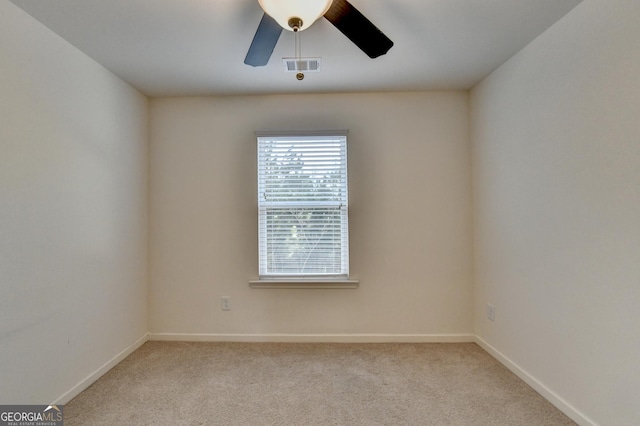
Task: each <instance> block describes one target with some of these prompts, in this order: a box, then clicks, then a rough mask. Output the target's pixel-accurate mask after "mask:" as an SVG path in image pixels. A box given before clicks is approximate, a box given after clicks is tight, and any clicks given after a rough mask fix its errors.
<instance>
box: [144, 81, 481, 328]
mask: <svg viewBox="0 0 640 426" xmlns="http://www.w3.org/2000/svg"><path fill="white" fill-rule="evenodd" d="M327 129H348V130H349V140H348V144H349V145H348V150H349V178H350V194H349V195H350V201H351V203H350V241H351V274H352V276H353V277H354V278H357V279H359V280H360V288H358V289H356V290H290V289H289V290H281V289H279V290H273V289H269V290H265V289H251V288H249V286H248V280H250V279H255V278H256V277H257V262H258V261H257V203H256V192H257V189H256V171H255V168H256V148H255V145H256V141H255V136H254V134H253V132H254V131H256V130H327ZM150 131H151V140H152V146H151V204H150V206H151V207H150V208H151V213H152V214H151V232H150V235H151V244H150V247H151V288H150V292H149V298H150V300H149V327H150V331H151V332H152V333H169V334H183V333H199V334H205V335H209V337H210V338H217V337H220V335H224V338H233V336H230V335H237V336H240V337H242V336H247V335H253V337H252V338H260V336H263V337H264V336H270V338H274V336H273V335H274V334H278V333H284V334H300V335H303V337H304V336H306V337H309V336H316V335H318V334H328V335H332V336H334V337H335V335H342V334H348V335H350V337H351V338H357V336H360V338H362V335H371V334H378V335H383V338H389V336H396V337H397V336H400V335H411V336H410V337H408V338H409V339H430V338H433V335H441V334H442V335H457V334H463V335H464V337H463V338H464V339H469V338H472V337H471V336H472V334H471V333H472V330H473V318H472V317H473V315H472V309H473V308H472V288H471V208H470V204H471V192H470V171H469V149H468V141H469V134H468V94H467V93H465V92H433V93H417V94H409V93H389V94H341V95H289V96H257V97H202V98H167V99H154V100H152V101H151V130H150ZM221 296H230V297H231V304H232V309H231V311H228V312H223V311H221V310H220V297H221ZM256 335H257V336H256ZM354 335H355V336H354ZM216 336H217V337H216ZM155 337H156V338H157V337H158V336H157V335H156V336H155ZM405 337H406V336H405ZM442 338H446V337H437V339H442Z"/></svg>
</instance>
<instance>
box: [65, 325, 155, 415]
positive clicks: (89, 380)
mask: <svg viewBox="0 0 640 426" xmlns="http://www.w3.org/2000/svg"><path fill="white" fill-rule="evenodd" d="M147 340H149V339H148V335H147V334H145V335H144V336H142V337H141V338H139V339H138V340H136V341H135V342H133V344H131V345H129V346H128V347H127V348H125V349H124V350H123V351H122V352H120V353H119V354H118V355H116V356H115V357H113V358H112V359H111V360H109V361H108V362H107V363H105V364H104V365H103V366H102V367H100V368H98V369H97V370H96V371H94V372H93V373H91V374H90V375H89V376H87V377H86V378H85V379H84V380H82V381H81V382H80V383H78V384H77V385H75V386H74V387H73V388H71V389H70V390H69V391H67V392H65V393H64V394H63V395H62V396H60V397H59V398H57V399H56V400H55V401H54V402H53V404H61V405H64V404H66V403H67V402H69V401H71V400H72V399H73V398H75V397H76V396H77V395H78V394H80V392H82V391H83V390H85V389H86V388H88V387H89V386H91V385H92V384H93V382H95V381H96V380H98V379H99V378H100V377H102V376H103V375H104V374H105V373H106V372H107V371H109V370H111V369H112V368H113V367H115V366H116V365H117V364H118V363H119V362H120V361H122V360H123V359H125V358H126V357H128V356H129V355H131V354H132V353H133V352H134V351H135V350H136V349H138V348H139V347H140V346H142V345H143V344H144V343H145V342H146V341H147Z"/></svg>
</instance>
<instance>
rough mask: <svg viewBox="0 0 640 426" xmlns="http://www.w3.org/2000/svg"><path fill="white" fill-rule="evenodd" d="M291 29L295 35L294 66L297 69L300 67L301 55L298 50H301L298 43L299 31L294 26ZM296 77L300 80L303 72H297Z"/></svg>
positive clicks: (302, 77)
mask: <svg viewBox="0 0 640 426" xmlns="http://www.w3.org/2000/svg"><path fill="white" fill-rule="evenodd" d="M293 31H294V37H295V50H296V68H298V69H299V68H300V62H301V61H300V57H301V54H300V52H301V50H302V47H301V43H300V31H298V29H295V28H294V30H293ZM296 78H297V79H298V80H302V79H304V74H303V73H301V72H299V73H297V74H296Z"/></svg>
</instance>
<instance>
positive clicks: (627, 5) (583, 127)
mask: <svg viewBox="0 0 640 426" xmlns="http://www.w3.org/2000/svg"><path fill="white" fill-rule="evenodd" d="M639 22H640V2H638V1H637V0H616V1H610V0H585V1H583V2H582V3H581V4H580V5H578V6H577V8H576V9H574V10H573V11H572V12H571V13H569V14H568V15H567V16H566V17H564V18H563V19H562V20H561V21H560V22H558V23H557V24H556V25H555V26H553V27H552V28H551V29H550V30H548V31H547V32H545V33H544V34H542V35H541V36H540V37H539V38H538V39H537V40H535V41H534V42H533V43H531V44H530V45H529V46H528V47H527V48H525V49H524V50H523V51H521V52H520V53H518V54H517V55H516V56H515V57H514V58H512V59H511V60H510V61H508V62H507V63H506V64H504V65H503V66H502V67H500V68H499V69H498V70H497V71H495V72H494V73H493V74H492V75H491V76H490V77H489V78H487V79H486V80H485V81H483V82H482V83H481V84H480V85H479V86H478V87H476V88H475V89H474V90H473V91H472V98H471V99H472V100H471V109H472V114H471V117H472V120H471V122H472V126H471V127H472V152H473V155H472V158H473V182H474V229H475V275H476V285H475V306H476V310H475V312H476V313H475V324H476V332H477V334H478V336H479V337H480V338H481V339H483V340H484V342H486V343H487V344H488V345H490V346H491V347H492V348H493V349H494V350H496V351H497V352H499V353H500V354H501V355H503V356H504V357H506V358H507V361H509V360H510V362H511V363H512V364H511V366H512V367H513V366H514V365H515V366H518V367H519V368H520V369H521V372H525V373H527V374H529V375H531V377H533V378H535V380H537V381H538V382H539V383H540V384H542V385H544V387H545V389H546V395H547V396H548V397H551V398H552V399H555V402H557V403H558V402H559V403H560V405H562V404H568V405H570V406H573V408H574V409H575V410H576V411H577V412H578V413H577V414H578V416H577V417H576V419H577V420H578V421H580V422H581V423H582V424H590V422H592V421H593V422H595V423H596V424H601V425H631V424H639V422H640V405H639V404H638V389H640V367H639V363H638V360H640V337H639V336H640V309H639V303H640V186H639V185H640V184H639V182H640V124H639V123H640V77H639V76H640V25H639V24H638V23H639ZM487 303H493V304H494V305H495V306H496V321H495V322H491V321H488V320H487V318H486V317H485V306H486V304H487ZM554 394H555V395H554ZM580 412H581V413H582V414H580ZM589 419H590V420H589Z"/></svg>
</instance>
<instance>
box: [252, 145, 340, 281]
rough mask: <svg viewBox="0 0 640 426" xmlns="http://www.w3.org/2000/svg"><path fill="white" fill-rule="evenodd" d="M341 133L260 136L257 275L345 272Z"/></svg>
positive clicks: (321, 275) (334, 274)
mask: <svg viewBox="0 0 640 426" xmlns="http://www.w3.org/2000/svg"><path fill="white" fill-rule="evenodd" d="M347 206H348V198H347V138H346V135H345V134H338V135H335V134H332V135H305V136H269V135H258V216H259V217H258V231H259V232H258V233H259V263H260V265H259V273H260V277H261V278H275V277H279V278H287V277H292V278H293V277H327V278H331V277H336V278H338V277H340V278H345V277H348V275H349V232H348V231H349V230H348V222H347V219H348V209H347Z"/></svg>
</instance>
